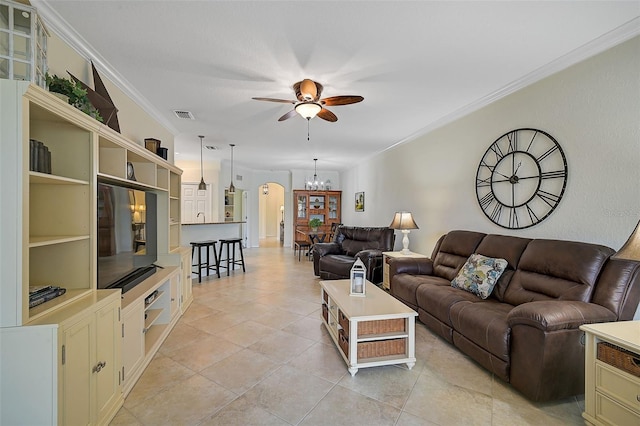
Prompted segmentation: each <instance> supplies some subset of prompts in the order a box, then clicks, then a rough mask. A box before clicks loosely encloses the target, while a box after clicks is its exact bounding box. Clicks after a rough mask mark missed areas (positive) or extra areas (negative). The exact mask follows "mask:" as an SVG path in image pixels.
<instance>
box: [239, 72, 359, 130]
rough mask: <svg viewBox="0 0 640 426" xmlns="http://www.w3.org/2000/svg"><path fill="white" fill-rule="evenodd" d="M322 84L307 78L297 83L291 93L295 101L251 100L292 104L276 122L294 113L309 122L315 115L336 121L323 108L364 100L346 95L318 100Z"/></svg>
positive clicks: (332, 115)
mask: <svg viewBox="0 0 640 426" xmlns="http://www.w3.org/2000/svg"><path fill="white" fill-rule="evenodd" d="M322 89H323V87H322V84H320V83H318V82H316V81H313V80H309V79H308V78H306V79H304V80H302V81H298V82H297V83H295V84H294V85H293V91H294V92H295V94H296V98H297V100H286V99H273V98H252V99H255V100H256V101H267V102H280V103H284V104H293V105H294V107H293V109H292V110H291V111H289V112H288V113H286V114H285V115H283V116H282V117H280V118H279V119H278V121H284V120H286V119H288V118H291V117H293V116H294V115H296V113H298V114H300V115H301V116H302V117H304V118H306V119H307V120H311V119H312V118H313V117H315V116H316V115H317V116H318V117H320V118H322V119H323V120H327V121H331V122H334V121H338V117H336V115H335V114H334V113H332V112H331V111H329V110H328V109H326V108H325V106H338V105H349V104H355V103H357V102H361V101H362V100H363V99H364V98H363V97H362V96H355V95H347V96H332V97H330V98H324V99H320V95H321V94H322Z"/></svg>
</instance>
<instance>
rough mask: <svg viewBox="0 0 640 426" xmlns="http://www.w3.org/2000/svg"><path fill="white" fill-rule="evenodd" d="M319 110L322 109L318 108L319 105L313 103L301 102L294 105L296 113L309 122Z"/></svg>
mask: <svg viewBox="0 0 640 426" xmlns="http://www.w3.org/2000/svg"><path fill="white" fill-rule="evenodd" d="M321 109H322V107H321V106H320V104H317V103H315V102H301V103H299V104H298V105H296V112H297V113H298V114H300V115H301V116H303V117H304V118H306V119H307V120H311V119H312V118H313V117H315V116H316V115H317V114H318V113H319V112H320V110H321Z"/></svg>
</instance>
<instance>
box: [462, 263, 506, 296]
mask: <svg viewBox="0 0 640 426" xmlns="http://www.w3.org/2000/svg"><path fill="white" fill-rule="evenodd" d="M506 267H507V261H506V260H504V259H499V258H495V257H486V256H483V255H481V254H477V253H474V254H472V255H471V256H469V259H467V261H466V262H465V264H464V265H463V266H462V269H460V272H458V275H456V277H455V278H454V279H453V280H452V281H451V286H452V287H455V288H459V289H461V290H464V291H468V292H470V293H473V294H475V295H476V296H479V297H480V298H481V299H486V298H487V297H489V295H490V294H491V292H492V291H493V287H494V286H495V285H496V283H497V282H498V278H500V275H502V272H504V270H505V268H506Z"/></svg>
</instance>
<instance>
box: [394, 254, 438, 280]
mask: <svg viewBox="0 0 640 426" xmlns="http://www.w3.org/2000/svg"><path fill="white" fill-rule="evenodd" d="M388 262H389V280H391V277H393V276H394V275H396V274H411V275H433V261H432V260H431V259H428V258H411V257H391V258H389V260H388Z"/></svg>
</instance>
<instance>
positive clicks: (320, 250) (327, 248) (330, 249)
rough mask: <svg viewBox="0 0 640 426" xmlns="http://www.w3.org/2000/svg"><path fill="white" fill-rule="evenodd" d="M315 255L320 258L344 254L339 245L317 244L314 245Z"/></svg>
mask: <svg viewBox="0 0 640 426" xmlns="http://www.w3.org/2000/svg"><path fill="white" fill-rule="evenodd" d="M313 254H314V255H315V254H318V256H319V257H322V256H326V255H328V254H342V249H341V247H340V245H339V244H338V243H315V244H314V245H313Z"/></svg>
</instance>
